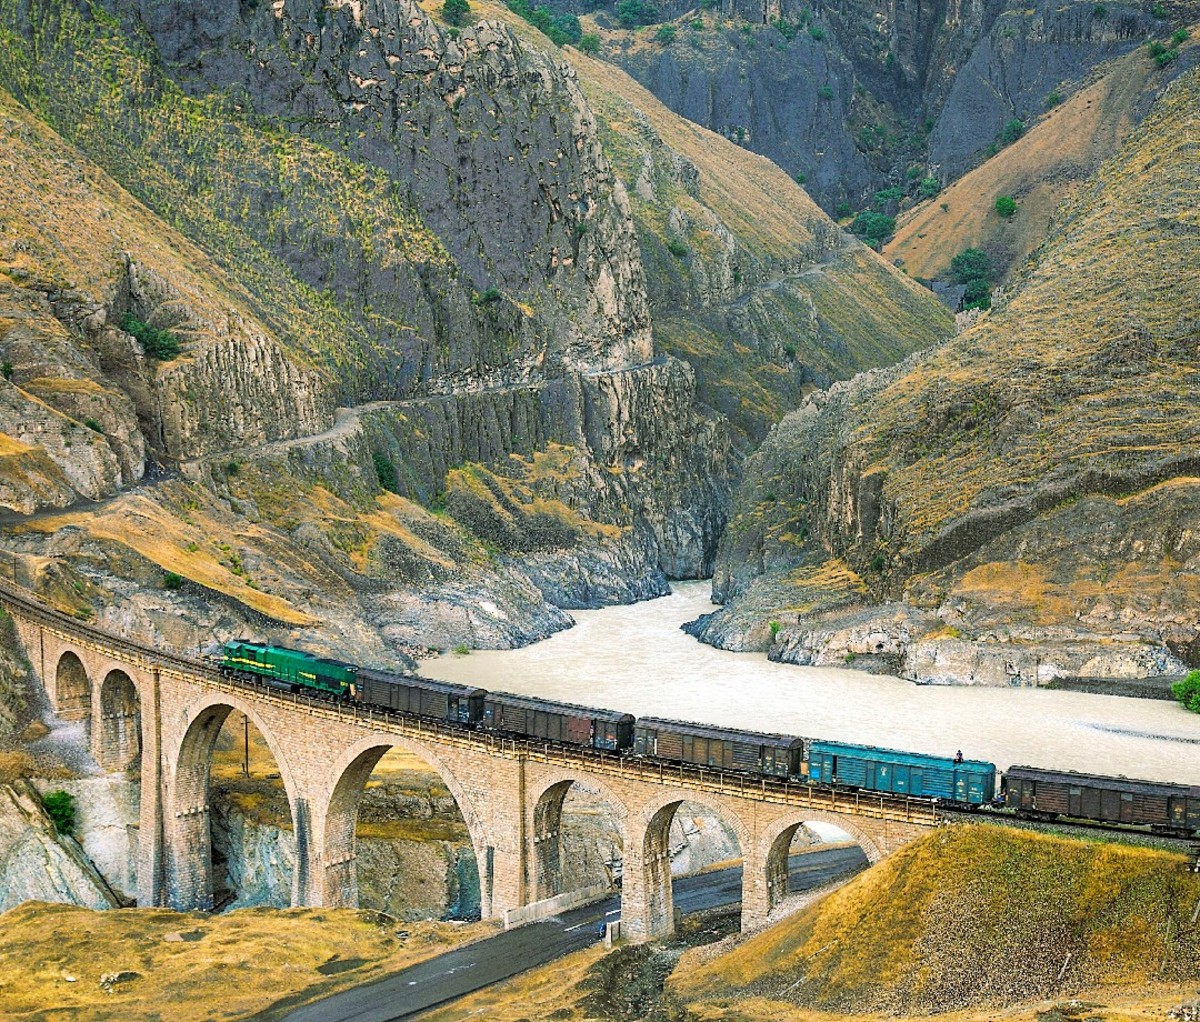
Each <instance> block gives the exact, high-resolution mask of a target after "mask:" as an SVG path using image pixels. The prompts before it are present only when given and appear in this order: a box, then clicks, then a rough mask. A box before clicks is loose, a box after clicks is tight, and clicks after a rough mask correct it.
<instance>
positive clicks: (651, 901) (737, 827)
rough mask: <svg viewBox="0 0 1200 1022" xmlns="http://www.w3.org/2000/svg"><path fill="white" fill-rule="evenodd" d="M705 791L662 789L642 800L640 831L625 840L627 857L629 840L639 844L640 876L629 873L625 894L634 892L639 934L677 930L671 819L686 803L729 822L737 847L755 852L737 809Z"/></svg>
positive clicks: (745, 857) (746, 852) (745, 856)
mask: <svg viewBox="0 0 1200 1022" xmlns="http://www.w3.org/2000/svg"><path fill="white" fill-rule="evenodd" d="M705 794H706V793H704V792H683V791H679V790H674V791H668V792H661V793H659V794H657V795H656V796H655V797H654V798H652V799H651V800H650V801H649V802H646V803H643V805H642V807H641V812H640V813H639V816H638V821H637V823H638V825H639V826H640V828H641V830H640V833H636V832H634V833H630V834H629V836H628V838H627V843H626V846H625V847H626V855H627V857H628V851H629V843H628V842H632V841H637V842H638V844H639V850H640V852H641V855H640V863H641V868H640V870H638V871H637V875H635V876H633V877H630V876H628V871H627V877H626V881H625V890H624V892H623V895H622V897H623V898H624V897H626V896H629V895H632V898H631V900H632V901H633V903H634V904H635V905H637V906H639V914H640V917H641V918H640V919H639V920H638V921H637V922H636V923H635V926H634V931H635V934H636V935H637V936H642V937H655V936H661V935H665V934H670V933H671V932H673V931H674V929H675V911H674V900H673V897H672V893H671V854H670V844H669V841H670V832H671V821H672V820H673V819H674V818H675V813H676V812H677V811H678V809H679V807H680V806H681V805H683V803H684V802H692V803H694V804H696V805H701V806H704V807H705V808H706V809H710V810H712V811H713V813H714V814H715V815H716V816H718V817H720V819H721V820H722V821H723V822H724V823H725V824H727V825H728V826H729V827H730V829H731V830H733V832H734V834H735V835H736V836H737V839H738V849H739V850H740V851H741V853H742V859H743V861H745V860H746V859H747V858H748V857H749V856H751V855H752V854H753V852H754V842H753V840H752V838H751V835H750V832H749V830H748V829H747V828H746V825H745V823H744V822H743V821H742V819H741V818H740V817H739V816H738V814H737V813H736V812H734V811H733V810H732V809H730V808H729V807H728V806H726V805H725V804H724V802H723V800H721V799H713V798H706V797H705ZM631 880H632V882H633V883H634V884H635V885H637V887H638V890H635V891H630V890H629V884H630V882H631Z"/></svg>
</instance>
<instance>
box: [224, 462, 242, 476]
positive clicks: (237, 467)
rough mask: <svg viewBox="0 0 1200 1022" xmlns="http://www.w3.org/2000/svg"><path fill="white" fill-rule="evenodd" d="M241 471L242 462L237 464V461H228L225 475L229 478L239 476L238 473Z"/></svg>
mask: <svg viewBox="0 0 1200 1022" xmlns="http://www.w3.org/2000/svg"><path fill="white" fill-rule="evenodd" d="M241 470H242V466H241V463H240V462H237V461H227V462H226V463H225V474H226V475H227V476H235V475H237V474H238V472H240V471H241Z"/></svg>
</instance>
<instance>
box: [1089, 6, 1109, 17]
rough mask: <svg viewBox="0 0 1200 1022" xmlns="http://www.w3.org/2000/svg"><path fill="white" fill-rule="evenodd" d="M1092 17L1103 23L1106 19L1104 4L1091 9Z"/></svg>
mask: <svg viewBox="0 0 1200 1022" xmlns="http://www.w3.org/2000/svg"><path fill="white" fill-rule="evenodd" d="M1092 17H1093V18H1095V19H1096V20H1097V21H1103V20H1104V19H1105V18H1107V17H1108V8H1107V7H1105V6H1104V4H1096V5H1095V6H1093V7H1092Z"/></svg>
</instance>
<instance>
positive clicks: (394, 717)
mask: <svg viewBox="0 0 1200 1022" xmlns="http://www.w3.org/2000/svg"><path fill="white" fill-rule="evenodd" d="M0 604H3V605H5V606H7V607H9V608H10V609H11V610H15V611H16V612H17V613H19V614H21V615H22V616H25V617H28V618H32V619H34V620H36V621H37V622H38V624H40V625H41V626H42V627H43V628H44V629H45V630H46V631H48V632H50V633H52V634H55V635H57V636H58V637H59V638H62V639H65V640H67V641H69V642H72V643H75V644H77V645H80V646H84V647H86V648H88V649H90V650H92V651H93V652H96V653H99V654H101V655H104V656H109V657H117V658H119V659H121V660H123V661H126V662H130V663H132V664H136V665H137V666H138V667H140V668H142V669H143V670H146V671H150V672H157V673H158V674H159V675H160V676H164V675H165V676H174V677H177V678H180V679H182V680H185V681H188V682H190V683H192V684H197V685H201V686H203V687H205V688H209V689H215V690H218V691H223V692H228V693H230V694H233V695H237V696H240V697H242V698H250V699H255V700H262V701H269V702H273V703H276V704H280V703H282V704H287V705H290V706H292V707H293V708H294V709H296V710H298V711H300V712H303V713H306V714H307V715H309V716H312V717H324V718H327V719H330V720H338V721H341V722H343V723H353V724H355V725H357V726H359V727H361V728H363V730H365V731H385V732H389V733H391V734H396V735H403V736H406V737H410V738H416V739H421V740H425V741H434V742H437V743H438V744H440V745H448V746H455V747H458V748H465V749H472V750H475V751H480V752H484V753H486V754H487V755H490V756H495V757H501V758H505V759H526V760H531V761H534V762H541V763H548V764H554V765H557V766H567V767H572V766H574V767H580V768H582V769H586V770H587V771H588V772H589V773H593V774H603V775H607V776H612V777H621V778H625V779H628V780H640V781H644V782H648V783H653V784H658V785H662V786H667V787H678V788H680V789H683V790H686V791H693V792H695V791H705V792H712V793H716V794H720V795H724V796H727V797H732V798H741V799H749V800H752V801H758V802H769V803H774V804H779V805H790V806H798V807H802V808H805V809H813V810H820V811H824V812H834V813H854V814H856V815H859V816H866V817H871V818H873V819H878V820H888V821H895V822H900V823H915V824H923V825H926V826H932V825H934V824H936V823H937V821H938V818H939V816H938V808H937V804H936V803H935V802H934V801H933V800H930V799H920V798H909V797H907V796H904V795H894V794H888V793H876V792H866V791H852V790H846V789H838V788H829V787H822V786H818V785H812V784H808V783H805V782H796V781H785V780H780V779H778V778H772V777H760V776H755V775H752V774H745V773H740V772H737V771H726V770H721V769H718V768H705V767H699V766H693V765H691V764H683V763H664V762H660V761H657V760H644V759H639V758H635V757H632V756H622V755H620V754H618V753H612V752H606V751H603V750H598V749H590V748H583V747H579V748H573V747H570V746H564V745H551V744H548V743H545V742H540V741H537V740H531V739H526V738H517V737H512V736H508V735H500V734H495V733H492V732H487V731H475V730H471V729H468V728H462V727H457V726H454V725H451V724H448V723H444V722H441V721H436V720H429V719H426V718H420V717H409V716H405V715H403V714H400V713H396V712H394V711H390V710H386V709H384V708H382V707H375V706H360V705H358V704H355V703H347V704H343V703H332V702H329V701H326V700H322V699H318V698H315V697H313V696H309V695H305V694H302V693H292V692H285V691H283V690H281V689H276V688H271V687H268V686H265V685H249V684H242V683H239V682H235V681H231V680H229V679H226V678H224V677H222V676H221V675H220V674H219V673H218V672H217V670H216V669H215V668H214V667H213V666H212V665H211V664H210V663H208V662H206V661H203V660H198V659H194V658H191V657H188V656H185V655H183V654H180V653H178V652H171V651H166V650H161V649H155V648H154V647H151V646H146V645H144V644H142V643H139V642H136V641H134V640H131V639H126V638H122V637H121V636H117V635H112V634H110V633H108V632H104V631H101V630H100V629H97V628H94V627H92V626H89V625H87V624H85V623H83V622H81V621H77V620H75V619H74V618H72V617H70V616H69V615H67V614H64V613H62V612H60V611H57V610H53V609H52V608H49V607H47V606H45V605H44V604H42V603H40V602H38V601H36V600H35V599H32V598H31V597H29V596H26V595H24V594H23V593H21V592H19V591H17V590H15V589H14V588H12V587H11V586H10V585H8V584H6V583H3V582H0Z"/></svg>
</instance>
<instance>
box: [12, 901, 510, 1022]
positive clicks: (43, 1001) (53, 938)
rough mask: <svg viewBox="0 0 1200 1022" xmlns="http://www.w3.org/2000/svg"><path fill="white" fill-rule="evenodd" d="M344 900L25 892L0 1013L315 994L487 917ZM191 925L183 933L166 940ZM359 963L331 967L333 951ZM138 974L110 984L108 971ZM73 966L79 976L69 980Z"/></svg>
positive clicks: (484, 928)
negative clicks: (205, 900)
mask: <svg viewBox="0 0 1200 1022" xmlns="http://www.w3.org/2000/svg"><path fill="white" fill-rule="evenodd" d="M404 929H405V930H407V931H408V934H409V936H408V937H407V938H398V937H397V936H396V930H397V924H396V922H395V921H394V920H389V919H388V918H387V917H384V916H379V915H377V914H375V913H369V912H355V911H351V910H347V909H288V910H277V909H243V910H241V911H235V912H230V913H227V914H225V915H205V914H203V913H176V912H169V911H166V910H161V909H120V910H111V911H107V912H93V911H90V910H88V909H82V908H75V907H72V906H66V905H47V904H44V903H41V902H27V903H25V904H24V905H21V906H19V907H17V908H15V909H12V910H11V911H9V912H7V913H5V914H4V915H3V916H0V961H2V962H3V963H4V969H3V975H2V976H0V1016H2V1017H3V1018H5V1019H12V1020H14V1022H15V1020H17V1019H21V1020H28V1022H33V1020H37V1022H59V1020H66V1019H88V1020H89V1022H107V1020H112V1022H128V1020H130V1019H139V1020H144V1022H193V1020H194V1022H201V1020H211V1019H214V1018H245V1017H248V1016H250V1015H253V1014H255V1013H256V1012H262V1011H265V1010H267V1009H269V1008H270V1007H271V1006H272V1005H275V1004H279V1003H280V1002H283V1001H285V1000H291V1001H292V1002H293V1003H301V1002H303V1001H307V1000H312V999H315V998H316V997H318V996H320V995H323V994H327V993H330V992H332V991H334V990H338V989H344V988H346V987H349V986H353V985H356V984H358V983H362V982H364V981H367V980H370V979H376V978H379V977H380V976H383V975H385V974H387V973H390V972H394V971H396V970H398V969H402V968H404V967H406V966H408V965H412V964H415V963H416V962H419V961H421V960H423V959H425V958H429V957H432V956H433V955H437V954H440V953H442V952H444V951H446V950H448V949H450V948H452V947H454V946H456V945H459V944H462V943H464V942H466V941H468V940H471V939H476V938H478V937H480V936H483V935H485V934H486V933H488V932H491V929H492V928H491V926H490V925H489V924H483V923H479V924H473V925H470V926H454V925H450V924H448V923H406V924H404ZM172 934H183V935H184V936H185V937H186V938H187V939H185V940H178V939H176V940H169V939H168V937H169V936H170V935H172ZM335 961H342V962H355V963H357V964H356V965H355V966H354V967H353V968H349V969H347V970H346V971H343V972H338V973H337V974H336V975H330V976H326V975H323V974H322V973H321V972H319V971H318V970H319V968H320V967H322V966H327V965H329V964H330V963H332V962H335ZM123 971H128V972H131V973H136V974H137V976H136V978H131V979H129V980H126V981H123V982H121V983H117V984H115V985H113V986H112V988H111V990H106V989H104V988H102V987H101V984H100V978H101V976H102V975H104V974H106V973H118V972H123ZM67 977H72V979H71V980H68V978H67Z"/></svg>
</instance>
